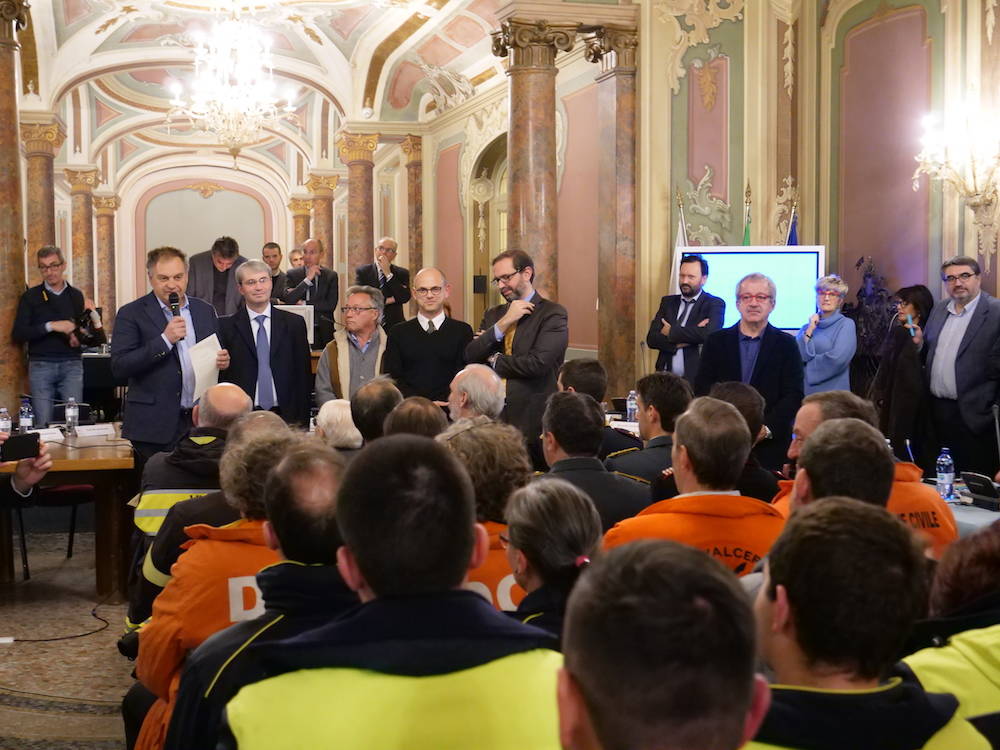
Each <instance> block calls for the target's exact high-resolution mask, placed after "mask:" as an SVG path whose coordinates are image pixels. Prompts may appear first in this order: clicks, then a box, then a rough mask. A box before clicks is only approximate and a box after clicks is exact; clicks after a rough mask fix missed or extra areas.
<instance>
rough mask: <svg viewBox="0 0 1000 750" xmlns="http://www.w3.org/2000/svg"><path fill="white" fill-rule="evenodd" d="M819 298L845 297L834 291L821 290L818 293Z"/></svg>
mask: <svg viewBox="0 0 1000 750" xmlns="http://www.w3.org/2000/svg"><path fill="white" fill-rule="evenodd" d="M816 296H817V297H843V296H844V295H843V294H841V293H840V292H835V291H833V290H832V289H820V290H819V291H818V292H816Z"/></svg>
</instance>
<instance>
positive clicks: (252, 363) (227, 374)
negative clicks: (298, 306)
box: [219, 260, 312, 427]
mask: <svg viewBox="0 0 1000 750" xmlns="http://www.w3.org/2000/svg"><path fill="white" fill-rule="evenodd" d="M271 284H272V281H271V269H270V268H268V266H267V264H266V263H264V262H263V261H259V260H248V261H247V262H246V263H244V264H242V265H241V266H240V267H239V268H237V269H236V286H237V289H238V290H239V293H240V296H241V297H242V298H243V302H242V303H241V304H240V306H239V308H238V309H237V310H236V313H235V314H233V315H229V316H227V317H225V318H220V319H219V343H220V344H221V345H222V346H223V347H224V348H225V349H228V350H229V358H230V362H229V368H228V369H227V370H225V371H224V372H223V373H222V374H221V377H223V378H225V379H226V380H228V381H230V382H232V383H235V384H236V385H238V386H239V387H240V388H242V389H243V390H244V391H246V393H247V395H248V396H250V397H251V398H253V403H254V407H255V408H257V409H262V410H264V411H273V412H275V413H276V414H279V415H280V416H281V417H282V419H284V420H285V421H286V422H289V423H290V424H298V425H302V426H304V427H307V426H308V425H309V407H310V404H311V401H310V398H309V395H310V392H311V391H312V361H311V359H310V355H309V341H308V337H307V335H306V324H305V320H304V319H303V318H302V316H301V315H296V314H295V313H290V312H287V311H286V310H278V309H277V308H275V307H274V306H273V305H271Z"/></svg>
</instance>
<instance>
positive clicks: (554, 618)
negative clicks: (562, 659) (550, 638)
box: [508, 585, 569, 640]
mask: <svg viewBox="0 0 1000 750" xmlns="http://www.w3.org/2000/svg"><path fill="white" fill-rule="evenodd" d="M568 598H569V597H568V596H567V595H566V594H565V593H564V592H562V591H560V590H559V589H558V588H556V587H555V586H545V585H543V586H542V587H541V588H537V589H535V590H534V591H532V592H531V593H530V594H527V595H526V596H525V597H524V598H523V599H522V600H521V603H520V604H518V605H517V611H516V612H509V613H508V614H509V615H511V616H512V617H513V618H514V619H515V620H517V621H518V622H522V623H524V624H525V625H531V626H533V627H536V628H541V629H542V630H545V631H547V632H549V633H552V635H554V636H555V637H556V638H559V639H560V640H561V639H562V629H563V620H564V619H565V618H566V601H567V599H568Z"/></svg>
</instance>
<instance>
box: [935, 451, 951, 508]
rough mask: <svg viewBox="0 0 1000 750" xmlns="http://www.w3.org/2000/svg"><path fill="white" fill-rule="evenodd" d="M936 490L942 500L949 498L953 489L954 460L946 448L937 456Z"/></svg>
mask: <svg viewBox="0 0 1000 750" xmlns="http://www.w3.org/2000/svg"><path fill="white" fill-rule="evenodd" d="M937 491H938V494H939V495H940V496H941V499H942V500H951V498H952V495H953V493H954V491H955V462H954V461H953V460H952V458H951V451H949V450H948V449H947V448H942V449H941V455H940V456H938V457H937Z"/></svg>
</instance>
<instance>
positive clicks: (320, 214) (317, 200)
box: [296, 172, 340, 268]
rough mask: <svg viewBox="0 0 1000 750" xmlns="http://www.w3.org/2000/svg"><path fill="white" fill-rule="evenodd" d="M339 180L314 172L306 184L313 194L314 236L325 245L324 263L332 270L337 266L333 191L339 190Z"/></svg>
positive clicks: (332, 176)
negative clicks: (334, 241) (334, 243)
mask: <svg viewBox="0 0 1000 750" xmlns="http://www.w3.org/2000/svg"><path fill="white" fill-rule="evenodd" d="M339 179H340V178H338V177H337V175H335V174H318V173H316V172H313V173H312V174H310V175H309V182H307V183H306V186H307V187H308V188H309V191H310V192H311V193H312V210H313V224H312V236H313V237H315V238H317V239H318V240H319V241H320V242H322V243H323V250H324V252H325V253H326V257H325V260H324V261H323V262H324V263H325V264H326V265H328V266H330V267H331V268H332V267H334V266H335V265H336V263H335V261H336V257H335V256H334V247H333V191H334V190H336V189H337V181H338V180H339ZM296 236H297V235H296ZM306 239H308V236H307V237H306ZM304 241H305V240H303V242H304Z"/></svg>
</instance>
